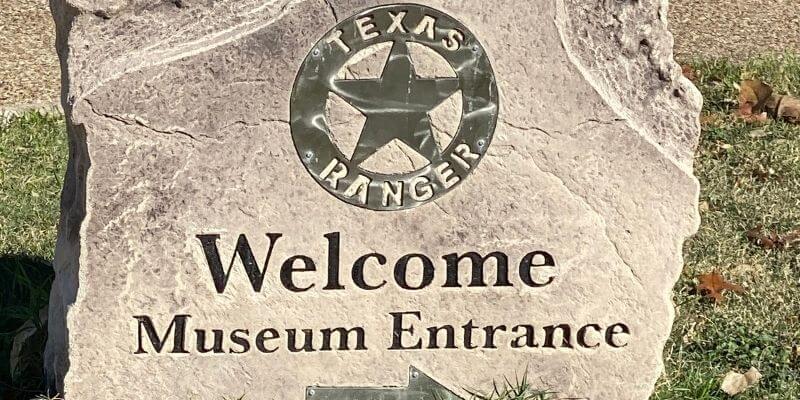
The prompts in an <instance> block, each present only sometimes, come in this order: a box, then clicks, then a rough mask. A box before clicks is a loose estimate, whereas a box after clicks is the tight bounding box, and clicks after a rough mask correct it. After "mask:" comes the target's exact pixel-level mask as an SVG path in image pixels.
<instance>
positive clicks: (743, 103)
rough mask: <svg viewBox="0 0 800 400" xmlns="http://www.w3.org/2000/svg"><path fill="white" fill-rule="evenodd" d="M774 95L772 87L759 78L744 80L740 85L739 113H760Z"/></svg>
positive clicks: (742, 114)
mask: <svg viewBox="0 0 800 400" xmlns="http://www.w3.org/2000/svg"><path fill="white" fill-rule="evenodd" d="M771 97H772V88H771V87H770V86H769V85H767V84H765V83H764V82H761V81H760V80H758V79H749V80H746V81H742V83H741V85H739V115H741V116H750V115H759V114H761V113H763V112H764V105H765V104H766V103H767V101H769V100H770V99H771Z"/></svg>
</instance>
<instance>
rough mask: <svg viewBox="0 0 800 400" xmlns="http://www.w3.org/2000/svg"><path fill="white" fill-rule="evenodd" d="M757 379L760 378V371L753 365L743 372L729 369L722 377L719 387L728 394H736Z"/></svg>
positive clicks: (753, 383) (754, 382)
mask: <svg viewBox="0 0 800 400" xmlns="http://www.w3.org/2000/svg"><path fill="white" fill-rule="evenodd" d="M759 380H761V373H760V372H759V371H758V370H757V369H756V368H755V367H751V368H750V370H749V371H747V372H745V373H744V374H740V373H738V372H735V371H731V372H728V373H727V374H726V375H725V378H723V379H722V385H720V389H722V391H723V392H725V393H727V394H728V395H730V396H736V395H737V394H740V393H742V392H744V391H745V390H747V389H748V388H750V387H751V386H753V385H755V384H756V383H758V381H759Z"/></svg>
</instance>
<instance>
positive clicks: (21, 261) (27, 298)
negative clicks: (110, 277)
mask: <svg viewBox="0 0 800 400" xmlns="http://www.w3.org/2000/svg"><path fill="white" fill-rule="evenodd" d="M52 282H53V267H52V265H51V264H50V262H48V261H46V260H43V259H41V258H35V257H30V256H27V255H21V254H11V255H8V254H7V255H0V399H2V400H23V399H24V400H28V399H31V398H33V397H34V396H35V395H37V394H39V393H41V392H42V391H43V389H44V379H43V375H44V374H43V371H42V366H43V365H44V363H43V360H42V354H43V352H44V345H45V342H46V341H47V304H48V301H49V297H50V286H51V284H52Z"/></svg>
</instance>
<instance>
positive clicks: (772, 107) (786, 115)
mask: <svg viewBox="0 0 800 400" xmlns="http://www.w3.org/2000/svg"><path fill="white" fill-rule="evenodd" d="M764 110H765V111H766V112H768V113H769V115H771V116H772V118H775V119H776V120H782V121H786V122H789V123H793V124H800V99H797V98H795V97H792V96H779V95H772V96H770V98H769V100H767V102H766V103H765V104H764Z"/></svg>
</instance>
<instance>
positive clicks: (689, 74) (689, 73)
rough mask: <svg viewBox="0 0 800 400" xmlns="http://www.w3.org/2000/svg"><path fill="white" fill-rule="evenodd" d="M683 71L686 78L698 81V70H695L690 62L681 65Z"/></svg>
mask: <svg viewBox="0 0 800 400" xmlns="http://www.w3.org/2000/svg"><path fill="white" fill-rule="evenodd" d="M681 71H682V72H683V76H684V77H685V78H686V79H688V80H690V81H692V82H695V81H697V72H695V70H694V68H692V66H691V65H689V64H683V65H681Z"/></svg>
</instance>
